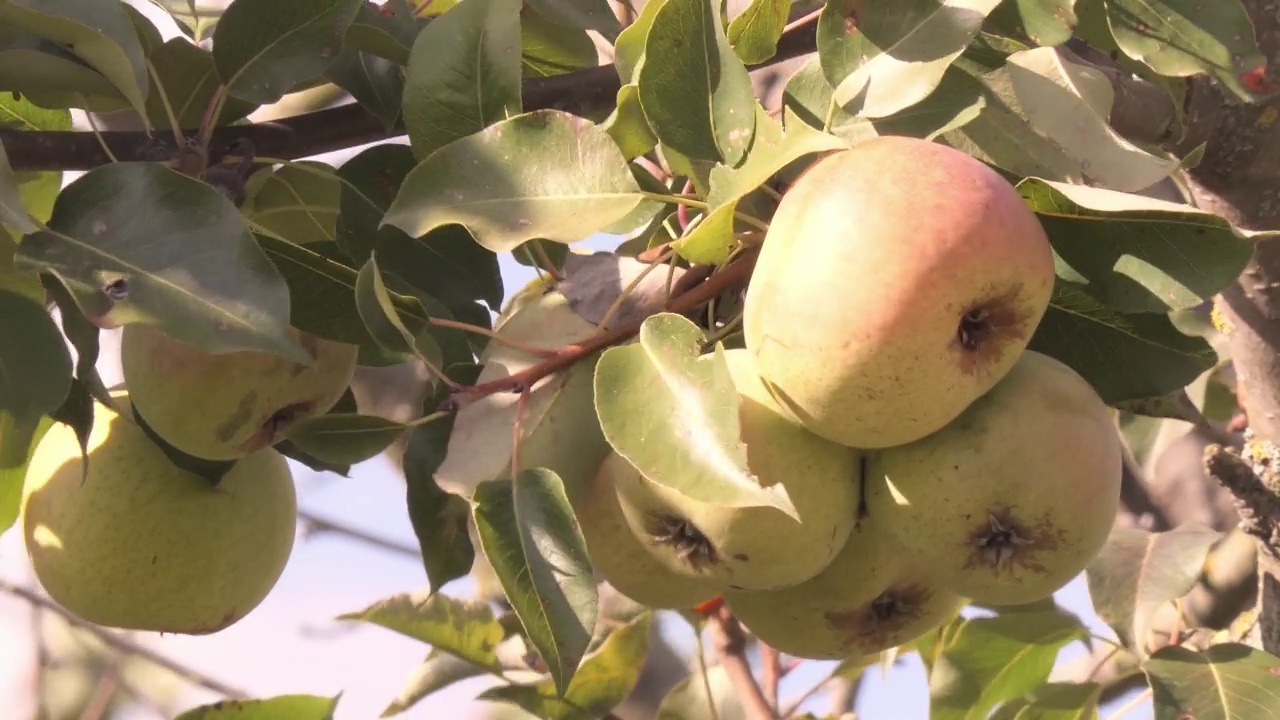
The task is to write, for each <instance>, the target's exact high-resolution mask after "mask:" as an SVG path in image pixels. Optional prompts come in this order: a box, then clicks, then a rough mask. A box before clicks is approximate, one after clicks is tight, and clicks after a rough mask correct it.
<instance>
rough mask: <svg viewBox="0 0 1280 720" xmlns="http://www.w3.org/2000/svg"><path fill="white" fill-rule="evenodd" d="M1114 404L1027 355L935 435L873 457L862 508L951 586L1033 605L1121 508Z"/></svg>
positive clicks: (997, 600) (1056, 366)
mask: <svg viewBox="0 0 1280 720" xmlns="http://www.w3.org/2000/svg"><path fill="white" fill-rule="evenodd" d="M1121 453H1122V449H1121V441H1120V436H1119V431H1118V430H1117V428H1116V426H1115V422H1114V419H1113V417H1112V413H1111V410H1110V409H1109V408H1108V407H1107V406H1106V404H1105V403H1104V402H1103V401H1102V399H1101V398H1100V397H1098V395H1097V393H1096V392H1095V391H1094V389H1093V387H1092V386H1090V385H1089V383H1088V382H1087V381H1086V380H1085V379H1084V378H1082V377H1080V375H1078V374H1077V373H1076V372H1075V371H1074V370H1072V369H1071V368H1070V367H1068V366H1067V365H1065V364H1063V363H1062V362H1060V361H1058V360H1056V359H1054V358H1051V357H1049V356H1047V355H1043V354H1041V353H1037V352H1035V351H1031V350H1028V351H1027V352H1026V353H1025V354H1024V355H1023V356H1022V357H1021V358H1020V359H1019V361H1018V363H1017V364H1016V365H1015V366H1014V367H1013V369H1012V370H1011V371H1010V372H1009V374H1008V375H1007V376H1006V377H1005V378H1004V379H1002V380H1001V381H1000V382H999V383H998V384H997V385H996V386H995V388H993V389H992V390H991V391H990V392H988V393H987V394H986V395H983V396H982V397H981V398H979V399H978V400H976V401H975V402H974V403H973V405H972V406H970V407H969V408H968V409H967V410H965V412H963V413H962V414H961V415H960V416H959V417H957V418H956V419H955V420H953V421H952V422H951V423H950V424H948V425H947V426H946V427H945V428H943V429H942V430H940V431H938V432H936V433H934V434H932V435H930V436H928V437H926V438H924V439H922V440H918V441H916V442H914V443H910V444H907V445H903V446H900V447H896V448H889V449H885V450H880V451H877V452H875V453H873V454H872V455H871V458H870V463H869V467H868V472H867V510H868V513H870V514H871V515H872V516H873V517H876V518H877V520H878V522H881V523H883V524H884V526H885V527H887V528H889V529H890V531H891V532H893V533H894V536H895V538H896V542H898V543H899V544H900V545H902V546H903V547H905V548H907V549H908V550H909V551H910V552H912V553H916V554H919V555H921V556H926V557H932V558H934V559H935V561H936V562H935V564H936V568H937V572H938V573H939V575H940V577H942V579H943V581H944V582H945V584H946V585H947V586H948V587H950V588H951V589H952V590H954V591H955V592H957V593H959V594H961V595H964V596H966V597H969V598H971V599H973V600H974V601H976V602H980V603H983V604H988V605H1015V604H1021V603H1028V602H1034V601H1036V600H1040V599H1043V598H1045V597H1048V596H1049V595H1051V594H1053V593H1054V592H1055V591H1057V590H1058V589H1059V588H1061V587H1062V586H1063V585H1065V584H1066V583H1067V582H1069V581H1070V580H1071V579H1072V578H1074V577H1075V576H1076V575H1078V574H1079V573H1080V572H1081V571H1083V570H1084V569H1085V567H1086V566H1087V565H1088V563H1089V562H1090V560H1092V559H1093V557H1094V556H1095V555H1096V554H1097V553H1098V551H1099V550H1100V549H1101V548H1102V546H1103V544H1104V543H1105V542H1106V540H1107V537H1108V536H1109V535H1110V532H1111V528H1112V526H1113V524H1114V522H1115V515H1116V511H1117V509H1118V508H1119V503H1120V479H1121V463H1122V454H1121Z"/></svg>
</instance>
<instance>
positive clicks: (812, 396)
mask: <svg viewBox="0 0 1280 720" xmlns="http://www.w3.org/2000/svg"><path fill="white" fill-rule="evenodd" d="M1053 283H1054V261H1053V253H1052V250H1051V248H1050V245H1049V240H1048V237H1047V236H1046V234H1045V232H1044V229H1043V228H1042V227H1041V225H1040V223H1039V221H1038V220H1037V219H1036V216H1035V213H1033V212H1032V211H1031V209H1030V208H1029V207H1028V206H1027V205H1026V203H1025V202H1024V201H1023V200H1022V197H1021V196H1020V195H1019V194H1018V192H1017V190H1015V189H1014V188H1013V186H1011V185H1010V184H1009V183H1008V182H1007V181H1006V180H1005V179H1004V178H1003V177H1001V176H1000V175H999V174H998V173H996V172H995V171H994V170H992V169H991V168H989V167H987V166H986V165H984V164H983V163H981V162H980V161H978V160H976V159H975V158H973V157H971V156H969V155H968V154H966V153H964V152H962V151H960V150H956V149H953V148H950V147H947V146H945V145H941V144H938V143H935V142H930V141H926V140H920V139H915V138H907V137H894V136H882V137H878V138H875V139H872V140H867V141H865V142H862V143H860V144H858V145H855V146H854V147H853V148H851V149H848V150H841V151H839V152H836V153H832V154H830V155H827V156H824V157H823V158H822V159H821V160H819V161H817V162H816V163H815V164H814V165H813V166H811V167H810V168H809V169H808V170H806V171H805V172H804V173H803V174H802V175H801V176H800V177H799V178H798V179H797V180H796V182H795V183H794V184H793V185H792V186H791V187H790V189H789V190H788V191H787V193H786V195H785V196H784V197H783V199H782V201H781V203H780V204H779V206H778V211H777V213H776V214H775V215H774V217H773V219H772V220H771V221H770V224H769V230H768V233H767V234H766V239H765V242H764V245H763V247H762V249H761V252H760V255H759V258H758V259H757V261H756V267H755V270H754V272H753V275H752V279H751V282H750V285H749V286H748V289H747V293H746V303H745V312H744V316H743V330H744V335H745V341H746V346H747V347H748V348H749V349H750V350H751V351H752V353H753V354H754V355H755V356H756V359H757V362H758V364H759V369H760V374H761V376H762V377H763V378H764V379H765V381H766V384H767V385H768V386H769V387H770V389H771V390H772V391H773V393H774V395H775V397H776V398H777V399H778V400H779V402H780V403H781V404H782V405H783V406H785V407H786V408H787V409H788V410H789V411H790V412H791V413H792V415H793V416H794V417H795V418H796V419H797V420H799V421H800V422H802V423H803V424H804V425H805V426H806V427H808V428H809V429H810V430H811V431H813V432H815V433H817V434H818V435H821V436H823V437H826V438H828V439H830V440H833V441H835V442H839V443H842V444H844V445H849V446H852V447H862V448H880V447H891V446H894V445H901V444H904V443H908V442H911V441H913V440H917V439H919V438H921V437H924V436H925V435H928V434H929V433H931V432H934V431H936V430H938V429H939V428H941V427H942V426H944V425H946V424H947V422H949V421H950V420H952V419H953V418H954V417H955V416H956V415H958V414H960V412H961V411H963V410H964V408H966V407H967V406H968V405H969V403H971V402H972V401H973V400H974V399H976V398H977V397H979V396H980V395H982V394H983V393H985V392H986V391H987V390H989V389H990V388H991V387H992V386H994V385H995V383H996V382H997V381H999V380H1000V378H1001V377H1003V376H1004V375H1005V373H1007V372H1008V371H1009V368H1011V367H1012V366H1013V364H1014V362H1015V361H1016V360H1017V358H1018V356H1019V355H1020V354H1021V353H1022V351H1023V350H1024V349H1025V348H1026V346H1027V344H1028V342H1030V339H1031V336H1032V334H1033V332H1034V330H1035V329H1036V327H1037V326H1038V325H1039V323H1040V320H1041V318H1042V317H1043V316H1044V313H1045V311H1046V309H1047V308H1048V304H1049V298H1050V295H1051V293H1052V290H1053Z"/></svg>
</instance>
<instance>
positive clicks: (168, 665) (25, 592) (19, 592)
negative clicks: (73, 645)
mask: <svg viewBox="0 0 1280 720" xmlns="http://www.w3.org/2000/svg"><path fill="white" fill-rule="evenodd" d="M0 592H7V593H9V594H10V595H13V596H15V597H19V598H22V599H23V600H26V601H27V602H29V603H31V604H32V605H34V606H36V607H39V608H41V609H44V610H49V611H51V612H53V613H55V614H57V615H58V616H59V617H61V618H62V619H63V620H65V621H66V622H67V623H68V624H70V625H72V626H74V627H77V628H80V629H82V630H86V631H88V632H90V633H92V634H93V636H94V637H96V638H98V639H99V640H101V641H102V642H103V643H105V644H106V645H107V646H109V647H111V648H113V649H115V650H118V651H120V652H122V653H126V654H129V655H133V656H136V657H139V658H142V659H143V660H146V661H147V662H149V663H151V664H153V665H157V666H159V667H162V668H164V669H165V670H168V671H169V672H171V673H173V674H174V675H177V676H178V677H180V678H182V679H183V680H186V681H187V682H190V683H194V684H196V685H199V686H200V687H202V688H204V689H206V690H211V691H213V692H216V693H218V694H219V695H224V696H226V697H229V698H233V699H236V700H244V699H246V698H248V697H249V695H248V693H246V692H244V691H243V690H238V689H236V688H233V687H231V686H230V685H226V684H224V683H222V682H220V681H218V680H215V679H214V678H211V677H209V676H208V675H205V674H204V673H201V672H199V671H198V670H194V669H192V668H189V667H187V666H186V665H182V664H181V663H178V662H177V661H175V660H171V659H169V658H167V657H165V656H163V655H161V654H159V653H157V652H156V651H154V650H152V649H150V648H148V647H146V646H144V645H141V644H139V643H137V642H134V641H133V640H130V639H129V638H126V637H124V636H122V635H120V634H119V633H114V632H111V631H110V630H107V629H106V628H103V627H100V626H98V625H95V624H93V623H91V622H88V621H86V620H82V619H80V618H79V617H76V616H75V615H74V614H72V613H71V611H69V610H67V609H66V608H64V607H62V606H61V605H59V604H57V603H56V602H54V601H53V600H52V599H50V598H48V597H45V596H44V595H41V594H40V593H38V592H36V591H34V590H32V589H30V588H26V587H23V586H21V585H15V584H13V583H11V582H9V581H8V580H5V579H3V578H0Z"/></svg>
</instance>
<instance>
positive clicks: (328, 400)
mask: <svg viewBox="0 0 1280 720" xmlns="http://www.w3.org/2000/svg"><path fill="white" fill-rule="evenodd" d="M290 332H291V334H292V335H293V337H294V338H295V339H296V340H298V342H299V343H300V344H301V345H302V346H303V347H304V348H306V350H307V352H308V353H310V355H311V357H312V358H313V359H314V362H313V363H312V364H311V365H310V366H307V365H303V364H301V363H297V362H294V361H292V360H289V359H288V358H284V357H281V356H279V355H275V354H272V353H268V352H258V351H249V350H244V351H236V352H227V353H211V352H207V351H205V350H203V349H201V348H198V347H196V346H195V345H191V344H188V343H185V342H182V341H179V340H176V339H174V338H172V337H170V336H169V335H166V334H165V333H164V332H163V331H161V330H160V329H159V328H157V327H155V326H153V325H147V324H142V323H133V324H130V325H126V326H125V328H124V330H122V331H121V335H120V369H121V371H122V373H123V375H124V380H125V386H126V387H127V388H128V390H129V397H130V398H131V400H132V402H133V405H134V407H135V408H136V409H137V412H138V414H139V415H141V416H142V418H143V420H145V421H146V424H147V425H148V426H149V427H150V428H151V429H152V430H153V431H154V432H155V433H156V435H158V436H160V437H161V438H162V439H163V440H164V441H165V442H167V443H169V444H170V445H172V446H174V447H175V448H177V449H178V450H181V451H182V452H184V453H187V454H188V455H193V456H195V457H199V458H206V459H209V460H235V459H237V458H241V457H244V456H246V455H248V454H249V453H252V452H255V451H257V450H260V449H262V448H265V447H270V446H272V445H275V444H276V443H278V442H280V440H281V439H282V438H283V436H284V432H285V431H286V430H287V429H288V428H289V427H291V426H292V425H294V424H295V423H297V422H299V421H301V420H303V419H306V418H308V417H313V416H316V415H323V414H324V413H326V412H328V411H329V410H330V409H331V408H333V406H334V405H336V404H337V402H338V400H340V399H341V398H342V395H343V393H345V392H346V390H347V388H348V387H349V386H350V384H351V378H352V376H353V375H354V374H355V368H356V359H357V356H358V354H359V348H358V347H356V346H355V345H350V344H347V343H340V342H334V341H331V340H326V339H324V338H320V337H316V336H314V335H310V334H308V333H303V332H301V331H300V330H297V329H295V328H290Z"/></svg>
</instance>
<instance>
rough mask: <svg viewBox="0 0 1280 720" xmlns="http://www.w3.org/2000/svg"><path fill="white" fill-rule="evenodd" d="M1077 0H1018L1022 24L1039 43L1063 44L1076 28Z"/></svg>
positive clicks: (1045, 44)
mask: <svg viewBox="0 0 1280 720" xmlns="http://www.w3.org/2000/svg"><path fill="white" fill-rule="evenodd" d="M1075 4H1076V0H1017V6H1018V12H1019V13H1021V14H1022V26H1023V29H1024V30H1025V31H1026V33H1027V37H1029V38H1031V40H1032V41H1034V42H1035V43H1036V44H1037V45H1043V46H1049V45H1061V44H1062V43H1064V42H1066V41H1067V40H1070V39H1071V33H1072V31H1074V30H1075V28H1076V22H1077V21H1076V13H1075Z"/></svg>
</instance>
